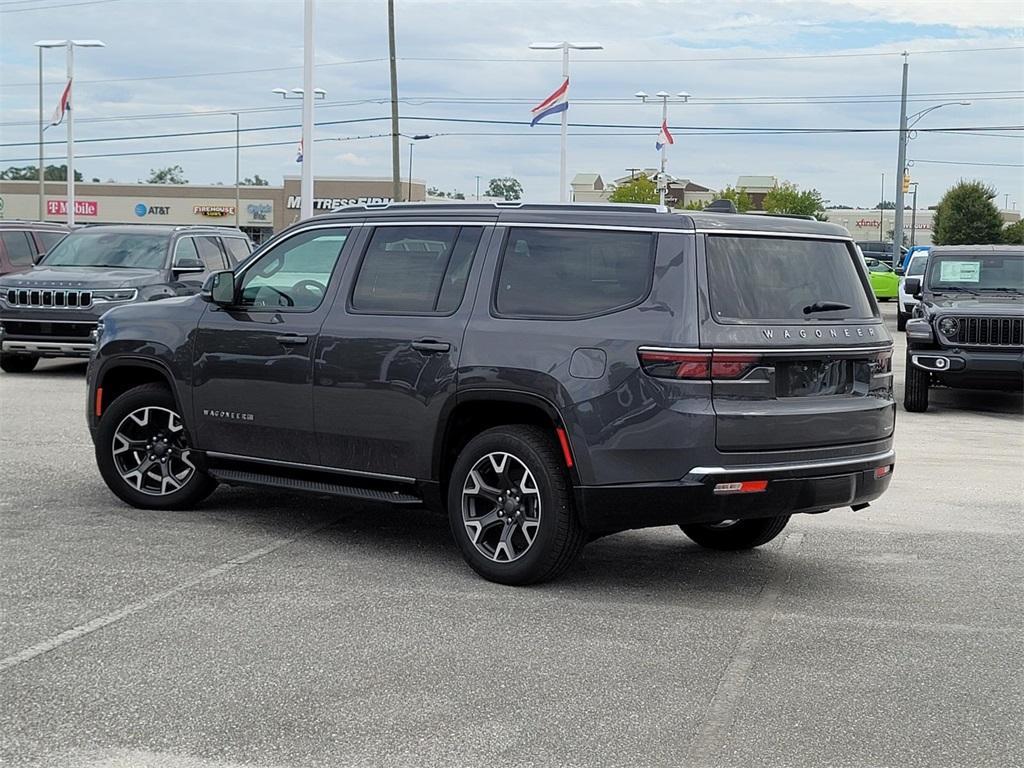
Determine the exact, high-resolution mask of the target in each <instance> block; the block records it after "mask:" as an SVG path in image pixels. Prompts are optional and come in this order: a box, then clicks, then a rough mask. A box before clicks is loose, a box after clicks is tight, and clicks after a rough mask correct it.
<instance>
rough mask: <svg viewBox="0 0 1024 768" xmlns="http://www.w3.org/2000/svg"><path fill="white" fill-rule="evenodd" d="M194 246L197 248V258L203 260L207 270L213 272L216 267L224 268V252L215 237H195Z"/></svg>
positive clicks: (225, 265)
mask: <svg viewBox="0 0 1024 768" xmlns="http://www.w3.org/2000/svg"><path fill="white" fill-rule="evenodd" d="M196 247H197V248H198V249H199V260H200V261H201V262H203V266H204V267H206V269H207V271H208V272H215V271H216V270H218V269H225V268H226V267H227V264H226V263H225V261H224V253H223V251H221V249H220V244H219V243H218V242H217V238H215V237H209V236H204V237H197V238H196Z"/></svg>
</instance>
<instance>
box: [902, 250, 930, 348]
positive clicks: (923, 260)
mask: <svg viewBox="0 0 1024 768" xmlns="http://www.w3.org/2000/svg"><path fill="white" fill-rule="evenodd" d="M927 265H928V251H915V252H914V253H912V254H910V261H908V262H907V267H906V270H905V271H904V272H903V275H902V277H900V292H899V297H898V299H897V301H898V302H899V305H898V306H897V307H896V327H897V328H898V329H899V330H901V331H905V330H907V320H909V319H910V316H911V315H912V314H913V313H914V306H915V305H916V304H917V299H915V298H914V297H913V296H911V295H910V294H909V293H907V291H906V285H905V284H906V281H907V278H908V277H922V276H923V275H924V268H925V267H926V266H927Z"/></svg>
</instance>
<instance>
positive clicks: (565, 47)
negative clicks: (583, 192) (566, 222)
mask: <svg viewBox="0 0 1024 768" xmlns="http://www.w3.org/2000/svg"><path fill="white" fill-rule="evenodd" d="M568 79H569V43H562V82H565V81H566V80H568ZM568 96H569V95H568V93H567V94H566V99H567V100H568ZM568 136H569V110H568V109H564V110H562V152H561V155H562V156H561V162H560V164H559V167H558V202H560V203H564V202H565V196H566V192H565V191H566V186H567V185H566V183H565V174H566V170H565V169H566V159H565V153H566V143H567V140H568Z"/></svg>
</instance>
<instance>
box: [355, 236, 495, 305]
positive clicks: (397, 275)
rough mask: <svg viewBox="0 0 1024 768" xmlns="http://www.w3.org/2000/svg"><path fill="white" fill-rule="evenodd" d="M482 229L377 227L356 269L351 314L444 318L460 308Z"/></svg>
mask: <svg viewBox="0 0 1024 768" xmlns="http://www.w3.org/2000/svg"><path fill="white" fill-rule="evenodd" d="M482 234H483V227H442V226H422V227H388V226H379V227H377V228H376V229H375V230H374V232H373V236H372V237H371V239H370V244H369V246H368V247H367V249H366V253H365V255H364V256H363V260H362V263H361V264H360V265H359V274H358V275H356V280H355V286H354V287H353V289H352V300H351V308H352V309H353V310H354V311H356V312H366V313H370V314H373V313H381V314H389V313H403V314H423V315H435V314H436V315H447V314H451V313H452V312H454V311H455V310H456V309H458V308H459V305H460V304H461V303H462V297H463V294H464V293H465V292H466V281H467V279H468V278H469V270H470V267H471V266H472V264H473V255H474V254H475V253H476V249H477V246H478V245H479V243H480V237H481V235H482Z"/></svg>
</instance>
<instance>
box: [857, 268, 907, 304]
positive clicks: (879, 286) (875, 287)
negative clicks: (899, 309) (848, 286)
mask: <svg viewBox="0 0 1024 768" xmlns="http://www.w3.org/2000/svg"><path fill="white" fill-rule="evenodd" d="M864 263H865V264H866V265H867V267H868V279H869V280H870V281H871V290H872V291H874V292H875V298H876V299H878V300H879V301H888V300H889V299H895V298H896V297H897V296H898V295H899V291H900V277H899V275H897V274H896V273H895V272H893V269H892V267H890V266H889V265H888V264H885V263H884V262H881V261H879V260H878V259H864Z"/></svg>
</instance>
